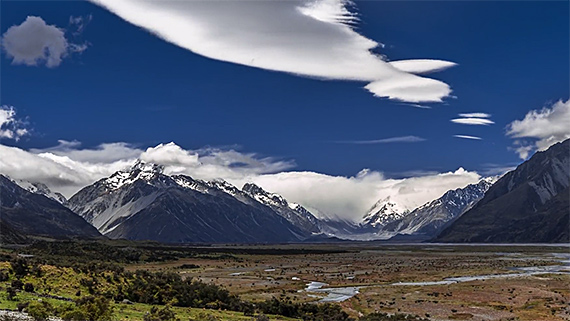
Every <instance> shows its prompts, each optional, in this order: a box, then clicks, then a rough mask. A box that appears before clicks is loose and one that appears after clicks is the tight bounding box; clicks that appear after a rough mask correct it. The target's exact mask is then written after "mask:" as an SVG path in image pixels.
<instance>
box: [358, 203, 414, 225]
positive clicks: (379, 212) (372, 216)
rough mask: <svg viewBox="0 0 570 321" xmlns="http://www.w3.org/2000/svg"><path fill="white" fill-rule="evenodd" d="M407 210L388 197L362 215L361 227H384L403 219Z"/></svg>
mask: <svg viewBox="0 0 570 321" xmlns="http://www.w3.org/2000/svg"><path fill="white" fill-rule="evenodd" d="M407 213H409V210H408V209H406V208H405V207H403V206H401V205H399V204H398V203H396V202H395V201H393V200H391V198H390V196H388V197H386V198H383V199H381V200H379V201H378V202H376V204H374V206H372V207H371V208H370V210H369V211H368V212H367V213H366V215H364V217H363V219H362V225H370V226H372V227H378V226H384V225H386V224H388V223H390V222H393V221H395V220H398V219H400V218H402V217H404V216H405V215H406V214H407Z"/></svg>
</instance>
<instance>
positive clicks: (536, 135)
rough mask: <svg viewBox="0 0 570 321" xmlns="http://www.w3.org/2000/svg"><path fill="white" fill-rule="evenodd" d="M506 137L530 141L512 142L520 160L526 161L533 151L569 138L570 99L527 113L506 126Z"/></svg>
mask: <svg viewBox="0 0 570 321" xmlns="http://www.w3.org/2000/svg"><path fill="white" fill-rule="evenodd" d="M507 136H510V137H513V138H523V139H524V138H529V139H532V141H526V140H520V139H518V140H516V141H515V142H514V145H515V147H514V148H513V149H514V150H515V151H516V152H517V153H518V154H519V157H520V158H522V159H526V158H527V157H528V156H529V155H530V153H531V152H533V151H535V150H545V149H547V148H548V147H550V146H552V145H554V144H556V143H558V142H561V141H563V140H565V139H568V138H570V99H569V100H567V101H565V102H564V101H562V100H559V101H557V102H556V103H554V104H552V105H551V106H546V107H544V108H542V109H540V110H531V111H529V112H528V113H527V114H526V115H525V117H524V118H523V119H522V120H515V121H513V122H512V123H510V124H508V125H507Z"/></svg>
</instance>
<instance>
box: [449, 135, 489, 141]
mask: <svg viewBox="0 0 570 321" xmlns="http://www.w3.org/2000/svg"><path fill="white" fill-rule="evenodd" d="M453 137H456V138H464V139H473V140H482V139H483V138H481V137H477V136H469V135H453Z"/></svg>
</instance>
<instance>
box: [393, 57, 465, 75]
mask: <svg viewBox="0 0 570 321" xmlns="http://www.w3.org/2000/svg"><path fill="white" fill-rule="evenodd" d="M390 65H392V66H393V67H396V68H397V69H399V70H401V71H405V72H409V73H411V74H428V73H432V72H437V71H442V70H445V69H447V68H451V67H454V66H457V64H456V63H454V62H451V61H443V60H433V59H409V60H395V61H390Z"/></svg>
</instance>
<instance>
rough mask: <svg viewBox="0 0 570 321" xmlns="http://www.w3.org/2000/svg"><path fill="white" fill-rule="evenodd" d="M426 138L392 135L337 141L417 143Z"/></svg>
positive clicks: (346, 142)
mask: <svg viewBox="0 0 570 321" xmlns="http://www.w3.org/2000/svg"><path fill="white" fill-rule="evenodd" d="M425 140H426V139H425V138H422V137H418V136H400V137H390V138H382V139H373V140H341V141H338V142H337V143H341V144H357V145H366V144H387V143H417V142H423V141H425Z"/></svg>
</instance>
